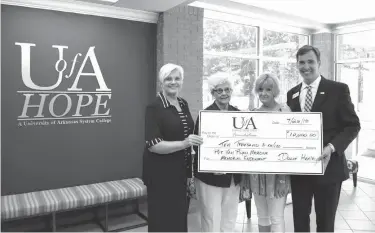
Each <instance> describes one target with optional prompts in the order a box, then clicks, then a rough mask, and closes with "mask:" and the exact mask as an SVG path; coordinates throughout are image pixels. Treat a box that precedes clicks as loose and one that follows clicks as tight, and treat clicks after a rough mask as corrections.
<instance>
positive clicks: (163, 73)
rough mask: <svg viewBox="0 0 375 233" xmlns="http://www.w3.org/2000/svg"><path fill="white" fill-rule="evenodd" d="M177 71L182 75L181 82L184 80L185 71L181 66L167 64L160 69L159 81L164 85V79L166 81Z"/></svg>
mask: <svg viewBox="0 0 375 233" xmlns="http://www.w3.org/2000/svg"><path fill="white" fill-rule="evenodd" d="M175 70H177V71H178V72H179V73H180V76H181V80H184V69H183V68H182V67H181V66H179V65H176V64H172V63H167V64H165V65H163V66H162V67H161V68H160V71H159V81H160V82H161V83H163V82H164V79H166V78H167V77H168V76H169V75H170V74H171V73H172V72H173V71H175Z"/></svg>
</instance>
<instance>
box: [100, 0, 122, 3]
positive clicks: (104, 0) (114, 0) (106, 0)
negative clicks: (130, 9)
mask: <svg viewBox="0 0 375 233" xmlns="http://www.w3.org/2000/svg"><path fill="white" fill-rule="evenodd" d="M98 1H102V2H112V3H116V2H118V0H98Z"/></svg>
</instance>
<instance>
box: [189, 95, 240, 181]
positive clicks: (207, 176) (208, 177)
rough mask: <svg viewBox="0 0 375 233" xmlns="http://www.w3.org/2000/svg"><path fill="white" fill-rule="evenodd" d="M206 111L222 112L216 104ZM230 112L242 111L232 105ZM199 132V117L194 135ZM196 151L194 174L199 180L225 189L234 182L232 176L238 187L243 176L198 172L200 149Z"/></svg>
mask: <svg viewBox="0 0 375 233" xmlns="http://www.w3.org/2000/svg"><path fill="white" fill-rule="evenodd" d="M205 110H215V111H220V109H219V107H218V106H217V105H216V103H215V102H214V103H213V104H211V105H210V106H208V107H207V108H206V109H205ZM228 111H240V110H239V109H238V108H236V107H233V106H232V105H229V106H228ZM198 131H199V116H198V118H197V121H196V123H195V129H194V133H195V134H198ZM194 150H195V151H196V153H197V154H196V155H197V157H195V159H194V174H195V177H196V178H198V179H199V180H201V181H202V182H204V183H206V184H208V185H212V186H216V187H223V188H225V187H230V183H231V181H232V176H233V179H234V183H235V184H236V185H237V184H239V183H240V181H241V174H231V173H227V174H225V175H215V174H213V173H201V172H198V161H199V156H200V155H199V150H198V147H195V148H194Z"/></svg>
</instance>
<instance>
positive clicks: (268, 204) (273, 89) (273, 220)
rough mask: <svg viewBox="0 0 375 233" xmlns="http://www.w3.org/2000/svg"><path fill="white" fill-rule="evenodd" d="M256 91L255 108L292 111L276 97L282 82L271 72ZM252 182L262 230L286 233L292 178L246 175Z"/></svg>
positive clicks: (247, 182)
mask: <svg viewBox="0 0 375 233" xmlns="http://www.w3.org/2000/svg"><path fill="white" fill-rule="evenodd" d="M254 92H255V93H256V94H257V96H258V97H259V100H260V102H261V103H262V105H261V106H260V107H259V108H257V109H254V110H253V111H266V112H290V111H291V110H290V108H289V107H288V106H287V105H286V104H280V103H278V102H277V101H276V98H277V97H278V96H279V94H280V86H279V81H278V79H277V77H276V76H274V75H272V74H268V73H265V74H262V75H260V76H259V78H258V79H257V80H256V81H255V88H254ZM243 183H246V184H248V185H247V186H249V185H250V187H251V191H252V193H253V197H254V200H255V205H256V208H257V215H258V227H259V232H285V223H284V209H285V204H286V198H287V195H288V193H289V192H290V190H291V188H290V177H289V176H288V175H283V174H275V175H271V174H250V175H244V176H243Z"/></svg>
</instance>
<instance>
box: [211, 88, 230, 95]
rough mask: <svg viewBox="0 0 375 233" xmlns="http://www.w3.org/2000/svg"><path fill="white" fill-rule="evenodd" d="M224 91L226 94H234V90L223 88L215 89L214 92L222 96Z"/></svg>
mask: <svg viewBox="0 0 375 233" xmlns="http://www.w3.org/2000/svg"><path fill="white" fill-rule="evenodd" d="M223 91H225V93H232V88H228V87H227V88H224V89H221V88H218V89H214V92H216V93H217V94H222V93H223Z"/></svg>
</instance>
